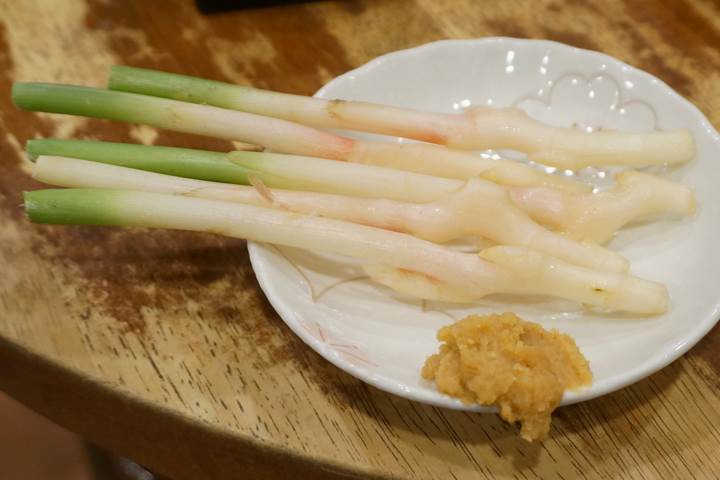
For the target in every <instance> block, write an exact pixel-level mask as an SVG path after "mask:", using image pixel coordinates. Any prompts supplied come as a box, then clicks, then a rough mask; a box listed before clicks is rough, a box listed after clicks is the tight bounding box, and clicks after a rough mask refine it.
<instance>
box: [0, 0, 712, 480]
mask: <svg viewBox="0 0 720 480" xmlns="http://www.w3.org/2000/svg"><path fill="white" fill-rule="evenodd" d="M490 35H506V36H514V37H527V38H545V39H552V40H558V41H561V42H565V43H568V44H571V45H575V46H578V47H583V48H590V49H594V50H600V51H603V52H605V53H608V54H610V55H613V56H615V57H617V58H619V59H621V60H623V61H626V62H629V63H631V64H633V65H636V66H638V67H640V68H642V69H645V70H647V71H649V72H651V73H653V74H655V75H657V76H659V77H660V78H661V79H663V80H665V81H666V82H668V83H669V84H670V85H671V86H672V87H674V88H675V89H676V90H678V91H679V92H680V93H681V94H683V95H684V96H686V97H687V98H689V99H690V100H691V101H692V102H694V103H695V104H696V105H697V106H698V107H700V109H701V110H703V112H704V113H705V114H706V115H707V116H708V117H709V118H710V120H711V121H712V122H713V123H714V124H715V125H718V124H719V123H720V51H719V50H718V48H717V46H718V45H720V3H718V2H717V1H716V0H715V1H711V0H682V1H681V0H671V1H662V0H657V1H642V0H625V1H608V2H582V1H572V2H571V1H567V2H562V1H557V0H554V1H550V0H548V1H534V2H523V1H503V2H479V1H474V0H446V1H437V0H387V1H381V0H351V1H338V2H313V3H307V4H300V5H293V6H287V7H276V8H269V9H261V10H250V11H234V12H225V13H221V14H214V15H210V16H203V15H201V14H199V13H198V12H197V10H196V8H195V5H194V4H193V3H192V2H190V1H181V0H177V1H160V0H156V1H152V0H148V1H146V0H124V1H119V0H118V1H112V0H44V1H43V0H23V1H15V0H0V389H2V390H5V391H7V392H8V393H9V394H11V395H12V396H14V397H15V398H17V399H18V400H20V401H22V402H23V403H25V404H27V405H29V406H30V407H32V408H33V409H35V410H37V411H39V412H40V413H42V414H44V415H46V416H48V417H49V418H51V419H52V420H54V421H56V422H58V423H60V424H61V425H63V426H66V427H69V428H70V429H72V430H74V431H77V432H79V433H80V434H82V435H85V436H87V437H88V438H90V439H91V440H93V441H96V442H98V443H99V444H101V445H103V446H105V447H108V448H110V449H113V450H115V451H117V452H119V453H121V454H124V455H127V456H129V457H131V458H133V459H135V460H138V461H140V462H143V463H144V464H146V465H148V466H149V467H151V468H154V469H156V470H158V471H160V472H162V473H165V474H168V475H170V476H173V477H175V478H177V479H179V480H180V479H221V478H271V477H273V478H274V477H278V476H280V475H291V474H292V475H295V476H296V477H297V478H334V477H338V478H341V477H347V476H349V477H352V476H358V477H363V478H368V477H371V478H375V477H377V478H407V479H429V478H443V479H446V478H457V479H459V478H468V479H470V478H472V479H476V478H488V479H489V478H524V479H529V478H544V479H553V478H558V479H570V478H638V479H641V478H642V479H648V478H717V476H718V475H720V455H718V451H720V427H718V426H719V425H720V396H719V395H718V387H720V330H719V329H718V328H715V329H714V330H713V331H712V332H711V333H710V335H708V337H706V338H705V339H704V340H703V341H702V342H701V343H700V344H699V345H698V346H696V347H695V348H694V349H693V350H692V351H691V352H690V353H688V354H687V355H685V356H684V357H683V358H682V359H680V360H678V361H677V362H675V363H674V364H672V365H670V366H669V367H667V368H666V369H664V370H663V371H661V372H659V373H657V374H655V375H653V376H651V377H650V378H648V379H646V380H644V381H642V382H640V383H638V384H636V385H634V386H632V387H630V388H626V389H624V390H622V391H619V392H616V393H614V394H611V395H607V396H605V397H603V398H600V399H597V400H594V401H590V402H586V403H583V404H580V405H576V406H571V407H566V408H562V409H560V410H559V411H558V412H557V415H556V418H555V421H554V424H553V429H552V432H551V435H550V438H549V439H548V440H547V441H545V442H544V443H537V444H528V443H526V442H524V441H522V440H521V439H519V437H518V435H517V432H516V430H515V428H514V427H511V426H508V425H506V424H504V423H503V422H501V421H500V420H499V419H497V418H496V417H495V416H493V415H477V414H467V413H462V412H455V411H446V410H440V409H437V408H433V407H428V406H424V405H420V404H417V403H412V402H409V401H406V400H403V399H400V398H396V397H394V396H391V395H388V394H385V393H383V392H380V391H378V390H376V389H374V388H372V387H369V386H367V385H365V384H363V383H361V382H359V381H358V380H355V379H354V378H352V377H350V376H348V375H346V374H344V373H343V372H341V371H339V370H338V369H336V368H334V367H333V366H331V365H330V364H328V363H327V362H325V361H324V360H323V359H321V358H320V357H319V356H318V355H316V354H315V353H314V352H312V351H311V350H310V349H309V348H307V347H306V346H305V345H304V344H302V342H300V340H298V339H297V338H296V337H295V336H294V335H293V334H292V333H291V332H290V330H289V329H288V328H287V327H286V326H285V325H284V324H283V323H282V321H281V320H280V319H279V318H278V316H277V315H276V314H275V313H274V311H273V310H272V308H271V307H270V305H269V304H268V302H267V301H266V300H265V298H264V297H263V294H262V292H261V291H260V289H259V287H258V285H257V283H256V281H255V278H254V275H253V272H252V270H251V268H250V265H249V262H248V257H247V252H246V248H245V244H244V242H242V241H237V240H230V239H225V238H219V237H214V236H210V235H201V234H191V233H177V232H161V231H153V232H149V231H143V230H113V229H102V228H79V227H52V228H48V227H43V226H35V225H31V224H29V223H28V221H27V220H26V219H25V218H24V216H23V212H22V209H21V207H20V203H21V200H20V192H21V191H22V190H24V189H33V188H36V187H37V186H38V185H37V184H36V183H35V182H34V181H32V180H31V179H30V178H29V176H28V175H27V168H26V165H25V160H24V157H23V154H22V149H23V144H24V142H25V141H26V140H27V139H29V138H33V137H39V136H58V137H75V138H95V139H103V140H115V141H135V142H143V143H154V144H160V145H178V146H191V147H200V148H209V149H228V148H230V147H231V146H230V144H229V143H227V142H223V141H216V140H211V139H206V138H200V137H191V136H187V135H180V134H175V133H168V132H164V131H157V130H155V129H151V128H146V127H138V126H129V125H125V124H120V123H111V122H105V121H98V120H86V119H77V118H70V117H64V116H59V115H55V116H51V115H43V114H31V113H25V112H20V111H18V110H16V109H15V108H14V107H13V106H12V104H11V101H10V98H9V90H10V86H11V83H12V82H13V81H15V80H37V81H56V82H68V83H80V84H86V85H98V86H99V85H103V84H104V82H105V78H106V74H107V68H108V67H109V66H110V65H111V64H115V63H125V64H131V65H137V66H144V67H152V68H160V69H165V70H171V71H178V72H184V73H189V74H194V75H201V76H204V77H211V78H216V79H221V80H227V81H233V82H237V83H241V84H250V85H256V86H259V87H266V88H271V89H276V90H281V91H286V92H293V93H302V94H311V93H313V92H314V91H315V90H316V89H317V88H319V87H320V86H321V85H322V84H323V83H325V82H326V81H328V80H329V79H331V78H333V77H334V76H336V75H338V74H341V73H343V72H345V71H347V70H349V69H352V68H354V67H357V66H359V65H361V64H363V63H364V62H366V61H368V60H370V59H372V58H373V57H375V56H377V55H380V54H383V53H386V52H390V51H393V50H397V49H401V48H406V47H411V46H415V45H419V44H422V43H425V42H429V41H433V40H439V39H444V38H471V37H481V36H490ZM0 428H1V426H0Z"/></svg>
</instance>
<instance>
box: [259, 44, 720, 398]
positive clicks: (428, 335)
mask: <svg viewBox="0 0 720 480" xmlns="http://www.w3.org/2000/svg"><path fill="white" fill-rule="evenodd" d="M316 96H318V97H322V98H340V99H348V100H364V101H370V102H378V103H385V104H390V105H397V106H404V107H411V108H416V109H420V110H429V111H440V112H453V111H461V110H463V109H466V108H470V107H472V106H476V105H491V106H495V107H506V106H516V107H518V108H521V109H523V110H525V111H527V112H528V113H529V114H530V115H532V116H533V117H535V118H538V119H540V120H542V121H544V122H547V123H550V124H554V125H559V126H575V127H576V128H582V129H586V130H597V129H615V130H627V131H652V130H655V129H661V130H662V129H676V128H688V129H690V130H691V132H692V133H693V135H694V137H695V140H696V142H697V146H698V158H697V159H696V160H694V161H693V162H691V163H690V164H689V165H686V166H684V167H682V168H679V169H675V170H673V171H670V172H665V173H664V174H665V175H666V176H668V177H669V178H672V179H675V180H681V181H683V182H684V183H686V184H688V185H689V186H691V187H692V188H693V189H694V190H695V192H696V195H697V199H698V203H699V205H700V211H699V213H698V215H697V216H696V217H695V218H693V219H690V220H687V221H682V222H678V221H662V222H658V223H653V224H649V225H639V226H635V227H631V228H627V229H625V230H623V231H622V232H620V233H619V234H618V236H617V237H616V238H615V239H614V240H613V241H612V243H611V245H610V247H611V248H613V249H616V250H619V251H620V252H621V253H622V254H623V255H625V256H626V257H627V258H628V259H629V260H630V261H631V263H632V270H633V273H634V274H636V275H638V276H641V277H644V278H648V279H651V280H655V281H659V282H662V283H664V284H665V285H667V287H668V289H669V291H670V296H671V301H672V307H671V309H670V311H669V312H668V313H667V314H665V315H663V316H660V317H653V318H635V317H630V316H627V315H600V314H596V313H594V314H593V313H587V312H584V311H582V310H581V309H580V308H579V306H578V305H574V304H572V303H568V302H565V301H558V300H547V299H543V298H499V297H494V298H492V297H491V298H488V299H486V300H485V301H483V302H482V303H479V304H476V305H472V306H465V305H451V304H439V303H434V302H423V301H418V300H414V299H408V298H403V297H402V296H400V295H399V294H396V293H394V292H392V291H390V290H389V289H386V288H384V287H382V286H379V285H376V284H374V283H371V282H370V281H368V279H367V277H366V275H364V273H363V271H362V270H361V269H360V268H359V266H358V264H357V263H355V262H354V261H351V260H348V259H345V258H340V257H337V256H330V255H321V254H316V253H312V252H306V251H302V250H297V249H290V248H277V247H273V246H268V245H261V244H252V243H251V244H249V247H248V248H249V250H250V259H251V261H252V264H253V267H254V269H255V272H256V275H257V278H258V281H259V282H260V285H261V287H262V288H263V290H264V292H265V294H266V295H267V297H268V298H269V300H270V302H271V303H272V305H273V306H274V307H275V309H276V310H277V311H278V313H279V314H280V316H281V317H282V318H283V320H284V321H285V322H286V323H287V324H288V326H290V328H291V329H292V330H293V331H294V332H295V333H296V334H297V335H299V336H300V337H301V338H302V339H303V340H304V341H305V342H306V343H307V344H308V345H309V346H310V347H312V348H313V349H314V350H316V351H317V352H318V353H320V354H321V355H322V356H323V357H325V358H326V359H327V360H329V361H330V362H332V363H334V364H335V365H337V366H338V367H339V368H342V369H343V370H345V371H347V372H349V373H350V374H352V375H354V376H356V377H358V378H360V379H361V380H364V381H366V382H368V383H370V384H372V385H374V386H376V387H378V388H380V389H383V390H386V391H388V392H391V393H394V394H397V395H400V396H403V397H406V398H409V399H412V400H417V401H421V402H424V403H429V404H433V405H438V406H443V407H449V408H457V409H466V410H480V411H485V410H489V409H488V408H485V407H479V406H470V405H464V404H462V403H461V402H459V401H458V400H455V399H452V398H450V397H447V396H445V395H442V394H440V393H438V392H437V391H436V390H435V389H434V387H433V386H432V385H431V384H429V383H428V382H425V381H423V380H422V379H421V377H420V368H421V366H422V364H423V362H424V360H425V358H426V357H427V356H428V355H430V354H431V353H433V352H434V351H435V350H436V348H437V341H436V340H435V333H436V331H437V330H438V328H439V327H441V326H442V325H445V324H447V323H449V322H451V321H453V320H455V319H460V318H462V317H464V316H466V315H468V314H470V313H480V314H484V313H489V312H502V311H514V312H515V313H517V314H518V315H520V316H522V317H523V318H525V319H526V320H531V321H535V322H538V323H540V324H542V325H543V326H545V327H548V328H558V329H560V330H561V331H563V332H565V333H568V334H570V335H572V336H573V337H574V338H575V340H576V341H577V343H578V346H579V347H580V349H581V350H582V352H583V353H584V354H585V356H586V357H587V358H588V360H589V361H590V365H591V368H592V371H593V374H594V383H593V385H592V386H591V387H589V388H587V389H584V390H582V391H578V392H569V393H567V394H566V395H565V397H564V399H563V404H568V403H574V402H578V401H582V400H587V399H590V398H593V397H597V396H599V395H602V394H605V393H608V392H610V391H613V390H616V389H618V388H621V387H623V386H625V385H628V384H630V383H633V382H635V381H637V380H639V379H641V378H643V377H645V376H647V375H649V374H651V373H653V372H655V371H657V370H658V369H660V368H662V367H663V366H665V365H667V364H668V363H670V362H671V361H672V360H674V359H676V358H677V357H678V356H680V355H681V354H682V353H684V352H685V351H687V350H688V349H689V348H690V347H691V346H692V345H694V344H695V343H696V342H697V341H698V340H699V339H700V338H702V336H703V335H705V333H707V332H708V330H710V328H711V327H712V326H713V325H714V324H715V322H716V320H717V317H718V314H719V313H720V310H719V307H720V289H718V288H717V287H716V286H715V280H714V278H713V276H714V272H716V271H719V270H720V250H719V249H718V248H716V247H715V239H716V238H717V236H718V234H720V211H719V209H720V190H718V189H717V188H716V186H717V185H718V184H720V169H718V168H716V167H715V166H714V163H715V162H716V161H717V159H718V158H720V137H719V136H718V134H717V132H716V131H715V130H714V129H713V128H712V126H711V125H710V124H709V122H708V121H707V120H706V119H705V118H704V117H703V115H702V114H701V113H700V112H699V111H698V110H697V109H696V108H695V107H694V106H692V105H691V104H690V103H689V102H687V101H686V100H684V99H682V98H681V97H680V96H679V95H677V94H676V93H675V92H673V91H672V90H671V89H670V88H669V87H668V86H667V85H665V84H664V83H662V82H661V81H660V80H658V79H656V78H654V77H652V76H651V75H649V74H647V73H644V72H641V71H639V70H637V69H635V68H633V67H630V66H628V65H625V64H623V63H622V62H620V61H618V60H615V59H613V58H611V57H608V56H606V55H603V54H600V53H596V52H590V51H587V50H580V49H577V48H572V47H568V46H566V45H562V44H558V43H554V42H547V41H535V40H532V41H531V40H516V39H508V38H488V39H481V40H460V41H443V42H436V43H432V44H428V45H425V46H422V47H418V48H414V49H410V50H404V51H400V52H395V53H391V54H388V55H385V56H382V57H380V58H377V59H375V60H373V61H372V62H370V63H368V64H366V65H364V66H363V67H360V68H358V69H357V70H353V71H351V72H348V73H346V74H345V75H342V76H340V77H338V78H336V79H335V80H333V81H332V82H330V83H329V84H328V85H326V86H325V87H324V88H322V89H321V90H320V91H319V92H318V93H317V95H316ZM353 136H355V137H356V138H363V139H370V138H374V139H377V138H379V137H377V136H372V135H366V134H353ZM385 139H386V140H388V141H404V140H401V139H396V138H387V137H386V138H385ZM502 153H503V154H504V155H508V156H509V155H512V152H502ZM515 156H516V157H517V155H515ZM555 173H556V174H558V175H573V174H576V173H574V172H564V171H558V172H555ZM577 174H579V175H581V176H582V177H583V178H585V179H586V180H589V181H592V182H594V183H595V184H596V185H597V186H598V187H599V188H602V187H603V186H605V185H607V183H608V181H609V179H610V178H611V172H610V171H607V170H601V169H586V170H585V171H583V172H579V173H577Z"/></svg>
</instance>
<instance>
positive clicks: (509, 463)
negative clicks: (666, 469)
mask: <svg viewBox="0 0 720 480" xmlns="http://www.w3.org/2000/svg"><path fill="white" fill-rule="evenodd" d="M309 363H310V364H311V365H312V364H315V362H309ZM680 372H681V366H680V365H678V364H673V365H670V366H669V367H666V368H665V369H664V370H663V371H661V372H658V373H656V374H655V375H653V376H651V377H649V378H647V379H645V380H643V381H641V382H639V383H637V384H635V385H634V386H631V387H628V388H626V389H623V390H620V391H618V392H614V393H611V394H608V395H606V396H603V397H601V398H598V399H595V400H591V401H588V402H584V403H581V404H577V405H572V406H567V407H563V408H560V409H559V410H557V412H556V414H555V415H554V418H553V425H552V429H551V432H550V436H549V438H548V439H546V440H545V441H544V442H534V443H529V442H526V441H524V440H523V439H521V438H520V436H519V430H518V428H517V427H516V426H514V425H509V424H507V423H505V422H503V421H502V420H501V419H500V418H499V416H497V415H494V414H479V413H471V412H462V411H455V410H447V409H440V408H437V407H432V406H428V405H423V404H420V403H416V402H410V401H407V400H404V399H401V398H399V397H396V396H394V395H390V394H388V393H385V392H383V391H380V390H378V389H376V388H374V387H371V386H368V385H366V384H364V383H362V382H359V381H357V380H355V379H354V378H351V377H349V376H347V375H345V374H344V373H341V372H338V374H339V375H338V376H340V377H341V378H340V383H339V384H337V385H335V387H336V388H335V391H336V392H337V395H339V396H340V397H341V399H340V400H341V401H343V402H346V404H347V405H348V406H349V407H350V408H353V409H354V410H356V411H357V413H358V414H361V415H364V416H368V417H373V418H374V419H375V420H376V421H377V422H379V423H380V424H386V425H387V426H388V427H391V428H392V430H393V431H399V432H400V434H399V435H400V437H401V438H404V439H407V440H409V441H411V442H412V443H414V444H415V445H417V446H418V447H419V448H420V449H421V450H422V453H423V455H428V456H433V457H436V458H438V459H439V460H441V461H442V462H445V463H455V464H457V465H461V466H464V467H467V466H468V465H472V466H473V468H474V469H475V470H477V471H484V470H485V468H486V467H485V466H484V464H485V463H486V462H485V461H484V459H487V458H488V456H490V457H491V458H492V457H496V458H497V459H498V460H500V461H499V462H498V461H495V462H493V463H494V465H493V471H492V472H490V471H489V470H487V471H486V473H488V474H491V475H501V474H503V473H506V474H508V475H510V476H512V475H513V474H517V470H520V471H525V470H532V469H533V468H534V467H535V466H536V465H538V463H539V462H541V461H542V460H543V459H544V457H545V458H547V459H549V461H554V459H553V458H552V454H551V453H550V452H549V451H548V447H549V446H550V444H553V446H555V447H557V446H560V447H563V446H564V447H565V448H567V447H568V446H569V449H570V451H569V454H570V455H571V456H572V455H576V456H578V457H584V459H585V460H586V461H587V462H588V463H592V465H593V466H597V465H601V464H602V463H603V462H604V461H605V459H607V458H609V457H612V456H613V452H614V451H617V450H621V449H624V448H627V447H628V446H630V445H635V446H636V445H637V444H638V443H639V442H651V441H652V439H651V438H650V437H648V435H647V433H646V432H645V430H646V423H644V421H643V420H644V417H646V416H648V415H652V414H653V411H654V410H653V409H652V408H647V404H648V403H652V402H660V401H662V398H661V397H662V394H663V392H664V391H666V390H667V389H668V388H670V387H671V386H672V385H673V383H674V382H676V380H677V378H678V375H679V374H680ZM323 374H324V375H325V381H328V378H329V377H328V375H327V372H324V373H323ZM388 448H390V449H393V446H392V445H390V444H388ZM394 449H395V450H396V451H395V455H397V456H398V457H399V461H400V462H402V461H403V459H402V452H400V451H399V450H398V449H397V448H396V447H395V448H394ZM648 452H650V453H649V456H650V457H651V458H650V459H649V461H652V462H654V461H655V460H660V458H659V457H658V458H653V457H652V455H653V453H652V450H650V449H648ZM658 455H659V456H662V453H661V452H656V455H655V456H658ZM503 459H504V460H506V462H505V463H503V461H502V460H503ZM498 463H499V464H500V465H498ZM618 473H619V472H618Z"/></svg>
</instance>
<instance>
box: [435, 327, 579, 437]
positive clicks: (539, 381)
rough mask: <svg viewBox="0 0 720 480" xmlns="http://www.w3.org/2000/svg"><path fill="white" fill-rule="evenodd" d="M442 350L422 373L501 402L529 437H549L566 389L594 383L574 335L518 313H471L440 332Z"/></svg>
mask: <svg viewBox="0 0 720 480" xmlns="http://www.w3.org/2000/svg"><path fill="white" fill-rule="evenodd" d="M437 338H438V340H440V341H441V342H442V344H441V345H440V349H439V352H438V353H436V354H434V355H432V356H430V357H428V359H427V360H426V361H425V365H424V366H423V368H422V376H423V378H425V379H427V380H434V381H435V385H436V386H437V389H438V390H439V391H441V392H443V393H445V394H447V395H451V396H453V397H457V398H459V399H460V400H462V401H463V402H466V403H479V404H482V405H497V407H498V409H499V410H500V416H501V417H502V418H503V419H504V420H506V421H508V422H520V424H521V430H520V435H521V436H522V437H523V438H524V439H525V440H528V441H532V440H541V439H543V438H545V437H546V436H547V434H548V432H549V430H550V416H551V414H552V412H553V410H555V408H556V407H557V406H558V404H559V403H560V400H561V399H562V396H563V392H565V390H567V389H575V388H579V387H582V386H585V385H589V384H590V383H591V381H592V373H591V372H590V366H589V364H588V361H587V360H586V359H585V357H584V356H583V355H582V353H580V350H579V349H578V347H577V345H576V344H575V341H574V340H573V339H572V337H570V336H568V335H565V334H563V333H560V332H558V331H557V330H550V331H548V330H545V329H544V328H543V327H542V326H540V325H538V324H536V323H532V322H526V321H524V320H522V319H521V318H519V317H518V316H517V315H515V314H514V313H503V314H501V315H486V316H478V315H471V316H469V317H467V318H465V319H463V320H460V321H458V322H456V323H454V324H452V325H448V326H445V327H443V328H441V329H440V330H439V331H438V334H437Z"/></svg>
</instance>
